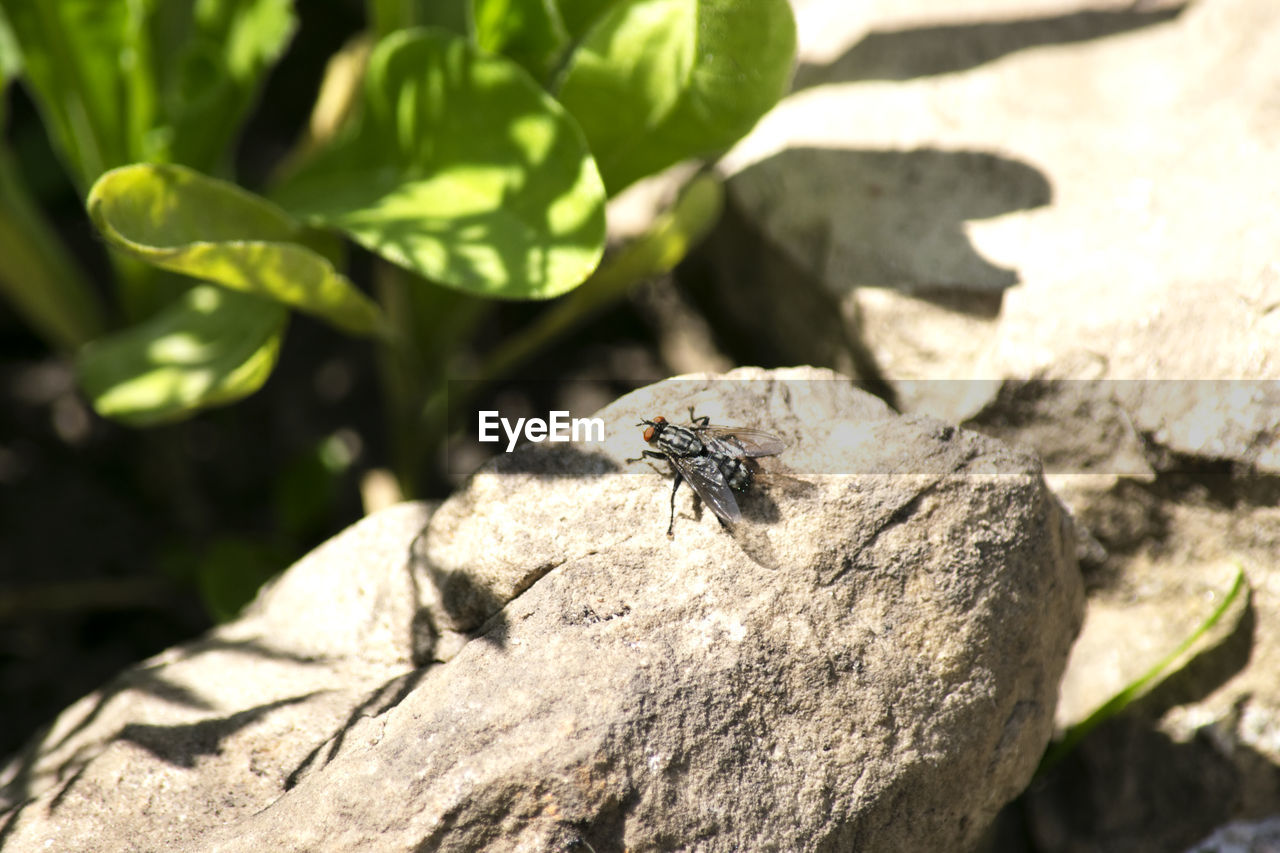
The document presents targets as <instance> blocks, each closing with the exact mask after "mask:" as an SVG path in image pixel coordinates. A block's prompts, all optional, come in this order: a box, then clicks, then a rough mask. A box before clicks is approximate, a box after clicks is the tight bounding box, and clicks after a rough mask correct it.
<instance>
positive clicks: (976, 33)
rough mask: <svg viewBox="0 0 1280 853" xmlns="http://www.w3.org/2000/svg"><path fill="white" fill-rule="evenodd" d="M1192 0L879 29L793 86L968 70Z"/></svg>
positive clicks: (1157, 19)
mask: <svg viewBox="0 0 1280 853" xmlns="http://www.w3.org/2000/svg"><path fill="white" fill-rule="evenodd" d="M1188 5H1189V4H1186V3H1183V4H1181V5H1178V6H1171V7H1168V8H1157V9H1147V10H1144V9H1142V8H1140V3H1134V4H1133V5H1132V6H1131V7H1130V8H1128V9H1122V10H1109V9H1108V10H1103V9H1096V10H1093V9H1091V10H1084V11H1080V12H1072V13H1069V14H1064V15H1047V16H1043V17H1038V18H1022V19H1018V20H1007V21H984V22H981V23H969V24H942V25H936V26H929V27H912V28H907V29H900V30H873V31H871V32H870V33H868V34H867V35H866V36H865V37H864V38H863V39H862V40H860V41H859V42H858V43H857V44H855V45H853V46H852V47H850V48H849V49H848V50H847V51H845V52H844V53H843V54H842V55H841V56H839V57H837V58H836V59H835V60H833V61H832V62H828V63H808V62H806V63H801V64H800V66H799V67H798V68H797V69H796V75H795V78H794V81H793V84H792V91H799V90H801V89H808V88H811V87H813V86H821V85H824V84H827V83H847V82H855V81H858V80H913V79H916V78H919V77H930V76H935V75H939V74H950V73H954V72H957V71H966V70H969V69H971V68H976V67H977V66H979V65H985V64H987V63H989V62H994V61H996V60H998V59H1000V58H1001V57H1004V56H1007V55H1009V54H1011V53H1015V52H1017V51H1020V50H1027V49H1030V48H1035V47H1045V46H1049V45H1062V44H1073V43H1078V42H1085V41H1093V40H1095V39H1100V38H1106V37H1108V36H1113V35H1119V34H1121V33H1127V32H1133V31H1135V30H1140V29H1143V28H1146V27H1151V26H1156V25H1158V24H1163V23H1165V22H1167V21H1172V20H1176V19H1177V18H1178V17H1179V16H1180V15H1181V14H1182V13H1183V12H1184V11H1185V10H1186V9H1187V6H1188Z"/></svg>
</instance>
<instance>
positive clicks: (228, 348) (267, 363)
mask: <svg viewBox="0 0 1280 853" xmlns="http://www.w3.org/2000/svg"><path fill="white" fill-rule="evenodd" d="M287 317H288V312H286V311H285V309H284V308H283V307H281V306H280V305H278V304H276V303H274V302H269V301H267V300H265V299H259V298H258V297H256V296H249V295H246V294H243V293H234V292H232V291H230V290H225V289H223V288H219V287H213V286H211V285H198V286H196V287H193V288H192V289H191V290H189V291H187V293H186V294H185V295H184V296H183V297H182V298H181V299H180V300H179V301H178V302H177V303H175V304H174V305H171V306H170V307H169V308H167V309H165V310H164V311H162V312H160V313H159V314H157V315H156V316H154V317H152V318H151V319H150V320H147V321H146V322H144V323H141V324H139V325H137V326H134V327H132V328H130V329H126V330H125V331H123V332H120V333H118V334H115V335H111V336H109V337H106V338H102V339H100V340H98V341H95V342H93V343H91V344H89V345H88V346H86V347H85V348H84V349H83V350H81V351H80V355H79V357H78V359H77V368H78V371H79V375H80V385H81V387H83V388H84V390H85V393H86V394H88V396H89V398H90V399H91V400H92V401H93V407H94V409H95V410H97V412H98V413H99V414H100V415H102V416H103V417H108V418H116V419H118V420H121V421H126V422H128V423H131V424H135V425H138V426H145V425H150V424H158V423H164V422H166V421H173V420H177V419H179V418H183V417H187V416H189V415H191V414H194V413H195V412H196V411H197V410H199V409H202V408H205V407H207V406H216V405H220V404H224V403H229V402H232V401H234V400H239V399H240V398H242V397H245V396H247V395H249V394H252V393H253V392H254V391H256V390H258V388H260V387H261V386H262V383H263V382H265V381H266V379H267V376H268V375H270V373H271V369H272V367H274V366H275V363H276V356H277V354H278V353H279V351H280V340H281V337H282V336H283V333H284V325H285V321H286V319H287Z"/></svg>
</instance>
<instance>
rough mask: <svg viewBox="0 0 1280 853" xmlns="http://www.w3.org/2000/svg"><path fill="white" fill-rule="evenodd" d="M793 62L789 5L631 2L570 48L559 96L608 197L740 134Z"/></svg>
mask: <svg viewBox="0 0 1280 853" xmlns="http://www.w3.org/2000/svg"><path fill="white" fill-rule="evenodd" d="M794 57H795V21H794V19H793V18H792V15H791V7H790V6H789V5H788V3H787V0H629V2H625V3H622V4H619V5H617V6H615V7H613V8H611V9H610V10H609V12H608V13H607V14H606V15H605V16H604V17H603V18H602V19H601V20H600V21H599V22H598V23H597V24H596V25H595V26H594V27H593V28H592V29H591V31H590V33H588V35H587V36H586V38H585V39H584V40H583V42H582V43H581V44H580V45H579V46H578V48H577V50H575V51H574V54H573V56H572V58H571V59H570V63H569V67H568V69H567V71H566V73H565V77H564V82H563V84H562V85H561V87H560V92H559V97H560V102H561V103H562V104H564V106H565V107H566V108H567V109H568V110H569V112H570V113H572V114H573V116H574V118H576V119H577V120H578V123H579V124H580V125H581V126H582V129H583V132H584V133H586V135H587V141H588V143H589V144H590V145H591V152H592V154H593V155H594V156H595V158H596V162H597V163H599V165H600V173H601V174H602V175H603V176H604V181H605V186H607V187H608V189H609V194H610V195H614V194H616V193H618V192H619V191H620V190H622V189H623V188H625V187H626V186H628V185H629V184H631V183H633V182H634V181H636V180H639V179H640V178H643V177H645V176H646V175H650V174H653V173H655V172H658V171H660V170H662V169H664V168H666V167H667V166H670V165H672V164H673V163H677V162H679V161H681V160H684V159H687V158H689V157H699V156H707V155H710V154H715V153H718V152H719V151H722V150H723V149H725V148H728V147H729V146H730V145H732V144H733V143H734V142H736V141H737V140H738V139H739V138H741V137H742V136H744V135H745V134H746V132H747V131H748V130H750V129H751V127H752V126H753V125H754V124H755V123H756V121H758V120H759V119H760V117H761V116H762V115H764V114H765V113H766V112H768V111H769V109H770V108H772V107H773V105H774V104H775V103H777V101H778V99H779V98H781V97H782V95H783V94H784V93H785V91H786V87H787V83H788V81H789V79H790V77H791V68H792V62H793V60H794Z"/></svg>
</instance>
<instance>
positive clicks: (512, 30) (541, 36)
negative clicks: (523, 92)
mask: <svg viewBox="0 0 1280 853" xmlns="http://www.w3.org/2000/svg"><path fill="white" fill-rule="evenodd" d="M471 18H472V24H473V27H474V33H475V40H476V44H478V45H480V47H481V49H483V50H487V51H489V52H490V53H501V54H503V55H504V56H507V57H509V58H510V59H513V60H515V61H516V62H518V63H520V65H521V67H523V68H524V69H525V70H526V71H528V72H529V73H530V74H532V75H533V77H534V78H535V79H537V80H541V81H544V82H545V81H547V80H548V79H549V78H550V76H551V73H552V72H553V71H554V70H555V68H556V66H557V65H558V64H559V62H560V56H561V54H562V53H563V52H564V50H565V48H566V47H567V46H568V45H569V31H568V30H567V29H566V28H565V25H564V21H562V20H561V19H560V13H559V8H558V7H557V5H556V4H555V3H554V2H552V1H551V0H472V2H471Z"/></svg>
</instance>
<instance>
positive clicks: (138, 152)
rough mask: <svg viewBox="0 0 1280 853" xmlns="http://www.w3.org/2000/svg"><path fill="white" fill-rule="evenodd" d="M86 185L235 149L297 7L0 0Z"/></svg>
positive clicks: (276, 0)
mask: <svg viewBox="0 0 1280 853" xmlns="http://www.w3.org/2000/svg"><path fill="white" fill-rule="evenodd" d="M0 10H3V11H4V12H5V13H6V14H7V16H8V18H9V21H10V23H11V24H12V26H13V30H14V33H15V35H16V36H17V40H18V43H19V46H20V48H21V51H22V55H23V59H24V70H25V74H26V79H27V83H28V84H29V87H30V89H31V91H32V94H33V96H34V98H35V100H36V103H37V105H38V106H39V108H40V111H41V114H42V115H43V118H44V123H45V126H46V128H47V129H48V132H49V135H50V137H51V138H52V139H53V141H54V143H55V145H56V146H57V148H58V150H59V152H60V153H61V155H62V157H63V160H64V161H65V162H66V164H67V167H68V169H69V170H70V172H71V174H72V176H73V177H74V179H75V181H76V183H77V184H78V185H80V186H81V187H87V186H88V185H89V184H90V183H92V182H93V180H94V179H95V178H97V177H98V175H100V174H102V172H104V171H106V170H107V169H110V168H112V167H114V166H119V165H122V164H125V163H131V162H135V161H140V160H150V161H162V162H167V161H170V160H178V161H180V162H185V163H187V164H189V165H192V166H196V167H199V168H202V169H212V168H213V167H214V166H216V165H217V164H218V163H219V162H220V161H221V160H222V159H224V158H225V157H226V155H227V153H228V148H229V145H230V142H231V140H232V139H233V137H234V134H235V133H236V131H237V129H238V127H239V124H240V121H241V119H242V117H243V114H244V112H245V110H246V109H247V107H248V106H249V104H250V102H251V101H252V99H253V96H254V94H255V93H256V91H257V88H258V85H259V83H260V81H261V78H262V75H263V73H264V72H265V70H266V69H267V67H268V66H269V65H270V64H271V63H273V62H274V61H275V59H276V58H278V57H279V55H280V53H281V52H282V51H283V49H284V46H285V44H286V43H287V41H288V38H289V36H290V34H291V33H292V30H293V26H294V21H293V13H292V7H291V3H290V0H198V2H194V3H193V2H191V0H52V2H48V1H46V0H0Z"/></svg>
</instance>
